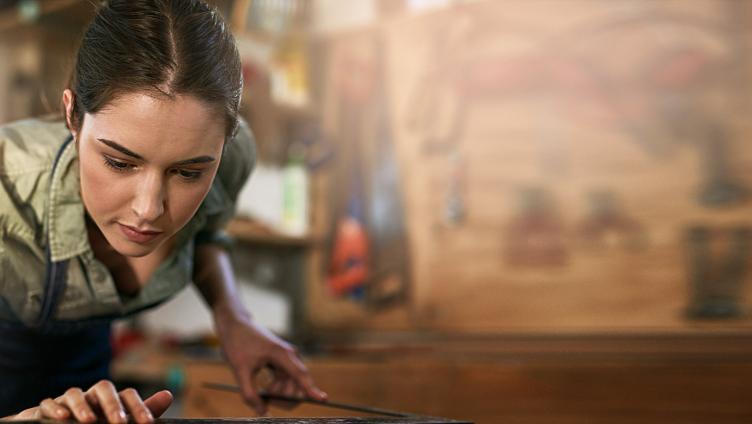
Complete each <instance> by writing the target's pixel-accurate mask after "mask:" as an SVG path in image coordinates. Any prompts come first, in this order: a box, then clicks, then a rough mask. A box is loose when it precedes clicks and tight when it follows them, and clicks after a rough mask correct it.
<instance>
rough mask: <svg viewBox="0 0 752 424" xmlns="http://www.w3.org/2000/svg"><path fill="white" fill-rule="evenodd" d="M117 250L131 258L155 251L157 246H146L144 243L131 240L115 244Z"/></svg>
mask: <svg viewBox="0 0 752 424" xmlns="http://www.w3.org/2000/svg"><path fill="white" fill-rule="evenodd" d="M113 247H114V248H115V250H116V251H117V252H118V253H120V254H121V255H123V256H128V257H131V258H140V257H142V256H146V255H148V254H149V253H151V252H153V251H154V249H155V248H156V246H144V245H142V244H138V243H133V242H130V241H120V242H119V243H117V244H116V245H113Z"/></svg>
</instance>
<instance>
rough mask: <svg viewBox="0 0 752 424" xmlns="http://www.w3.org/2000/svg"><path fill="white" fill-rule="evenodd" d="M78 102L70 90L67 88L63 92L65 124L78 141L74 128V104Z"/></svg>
mask: <svg viewBox="0 0 752 424" xmlns="http://www.w3.org/2000/svg"><path fill="white" fill-rule="evenodd" d="M75 101H76V98H75V95H74V94H73V92H72V91H71V90H70V88H66V89H65V90H64V91H63V105H64V106H65V122H66V123H67V124H68V129H69V130H70V132H71V134H73V138H74V139H76V140H77V139H78V138H77V137H76V136H77V134H76V132H77V131H76V128H75V127H74V126H73V121H72V117H73V102H75Z"/></svg>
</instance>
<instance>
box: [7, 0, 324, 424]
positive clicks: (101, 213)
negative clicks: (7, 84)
mask: <svg viewBox="0 0 752 424" xmlns="http://www.w3.org/2000/svg"><path fill="white" fill-rule="evenodd" d="M241 90H242V77H241V69H240V61H239V58H238V53H237V49H236V47H235V44H234V40H233V38H232V35H231V34H230V33H229V31H228V30H227V28H226V27H225V25H224V23H223V21H222V19H221V18H220V17H219V16H218V14H217V13H216V12H215V11H214V10H212V9H211V8H210V7H208V6H207V5H206V4H205V3H203V2H202V1H201V0H109V1H107V2H105V3H104V4H103V5H102V6H101V7H100V8H99V9H98V11H97V14H96V17H95V18H94V20H93V22H92V23H91V24H90V26H89V27H88V29H87V30H86V32H85V35H84V37H83V41H82V43H81V46H80V49H79V52H78V56H77V60H76V64H75V69H74V72H73V75H72V78H71V82H70V84H69V87H68V88H67V89H66V90H65V91H64V93H63V95H62V101H63V104H64V106H65V120H64V122H49V121H43V120H26V121H21V122H16V123H12V124H9V125H7V126H5V127H3V128H2V129H0V381H1V382H2V383H1V384H0V416H5V415H8V414H14V413H16V415H12V416H11V417H10V418H16V419H32V418H45V417H46V418H53V419H73V420H78V421H81V422H93V421H95V420H96V419H97V417H99V418H100V419H106V420H107V421H109V422H112V423H124V422H125V420H126V414H129V415H131V417H132V419H133V420H135V421H136V422H139V423H145V422H150V421H151V420H153V417H155V416H159V415H160V414H161V413H162V412H164V410H165V409H166V408H167V407H168V406H169V404H170V402H171V401H172V397H171V395H170V393H169V392H160V393H157V394H156V395H154V396H153V397H151V398H149V399H146V400H142V399H141V398H140V397H139V394H138V393H136V392H135V391H133V390H124V391H121V392H117V391H116V389H115V388H114V386H113V385H112V383H111V382H109V381H108V380H107V378H108V367H109V361H110V353H111V352H110V347H109V334H110V322H111V320H113V319H115V318H119V317H123V316H127V315H131V314H134V313H136V312H139V311H141V310H144V309H146V308H150V307H153V306H155V305H157V304H160V303H161V302H163V301H165V300H166V299H168V298H169V297H170V296H172V295H173V294H175V293H176V292H177V291H179V290H180V289H182V288H183V287H184V286H185V285H186V284H187V283H188V282H189V281H193V283H194V284H195V285H196V286H197V287H198V289H199V291H200V292H201V293H202V295H203V297H204V298H205V300H206V302H207V304H208V306H209V308H210V309H211V312H212V315H213V318H214V323H215V328H216V330H217V333H218V335H219V336H220V339H221V343H222V348H223V351H224V353H225V356H226V357H227V360H228V362H229V363H230V365H231V366H232V368H233V370H234V372H235V376H236V378H237V381H238V384H239V385H240V387H241V388H242V391H243V395H244V398H245V400H246V401H247V402H248V403H249V404H250V405H252V406H253V407H255V408H256V409H257V410H258V412H259V413H263V412H264V409H265V405H264V403H263V402H262V401H261V399H260V398H259V396H258V395H257V391H256V387H255V386H254V382H253V376H254V375H255V374H256V373H257V372H258V371H259V370H260V369H261V368H264V367H270V368H271V369H272V370H273V372H274V375H275V377H276V378H275V380H274V381H273V383H272V384H271V386H270V387H268V390H270V391H274V392H278V393H284V394H288V395H305V396H310V397H313V398H316V399H324V398H325V397H326V395H325V394H324V393H323V392H321V391H320V390H319V389H318V388H317V387H316V386H315V384H314V382H313V380H312V379H311V376H310V375H309V373H308V371H307V370H306V368H305V366H304V365H303V364H302V363H301V361H300V359H299V357H298V354H297V352H296V350H295V349H294V348H293V347H292V346H290V345H289V344H287V343H285V342H284V341H282V340H281V339H279V338H277V337H275V336H274V335H273V334H272V333H270V332H268V331H267V330H265V329H264V328H262V327H260V326H259V325H258V324H257V323H255V322H254V321H253V319H252V318H251V317H250V315H249V314H248V312H247V311H246V310H245V309H244V307H243V306H242V305H241V303H240V302H239V300H238V299H237V296H236V292H235V286H234V277H233V272H232V268H231V266H230V263H229V258H228V254H227V252H226V251H225V250H224V248H223V246H224V244H223V237H222V232H221V229H222V227H223V226H224V224H225V223H226V222H227V220H228V219H229V218H230V217H231V216H232V213H233V209H234V200H235V198H236V196H237V194H238V192H239V190H240V188H241V186H242V185H243V183H244V182H245V180H246V179H247V178H248V176H249V174H250V172H251V169H252V167H253V162H254V154H255V152H254V147H253V141H252V136H251V133H250V131H249V129H248V128H247V126H246V125H245V124H244V123H243V122H239V121H238V107H239V104H240V95H241ZM25 408H29V409H25Z"/></svg>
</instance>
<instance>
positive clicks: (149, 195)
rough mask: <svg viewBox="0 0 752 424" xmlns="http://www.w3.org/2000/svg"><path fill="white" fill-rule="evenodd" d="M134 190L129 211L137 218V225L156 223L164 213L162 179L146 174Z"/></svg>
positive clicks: (154, 174) (158, 176)
mask: <svg viewBox="0 0 752 424" xmlns="http://www.w3.org/2000/svg"><path fill="white" fill-rule="evenodd" d="M134 188H135V194H134V196H133V201H132V202H131V209H132V210H133V213H134V214H135V215H136V216H137V217H138V219H139V224H141V223H143V222H154V221H156V220H157V219H158V218H159V217H160V216H162V214H163V213H164V204H165V187H164V180H163V178H162V177H161V176H160V175H157V174H156V173H152V174H147V175H145V176H144V178H143V179H142V180H141V181H140V182H139V183H138V184H137V185H136V186H135V187H134Z"/></svg>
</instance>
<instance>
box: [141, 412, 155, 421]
mask: <svg viewBox="0 0 752 424" xmlns="http://www.w3.org/2000/svg"><path fill="white" fill-rule="evenodd" d="M141 416H142V417H144V419H146V420H149V421H152V420H153V419H154V417H153V416H152V415H151V413H150V412H149V411H144V412H143V413H142V414H141Z"/></svg>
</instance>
